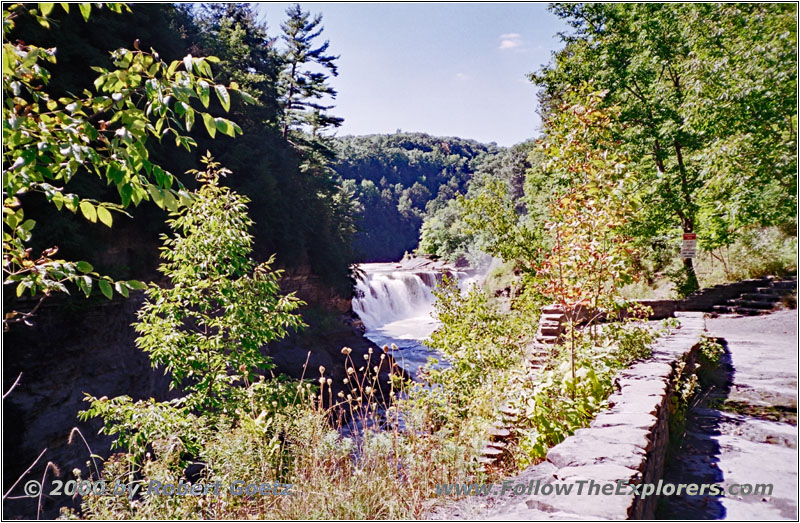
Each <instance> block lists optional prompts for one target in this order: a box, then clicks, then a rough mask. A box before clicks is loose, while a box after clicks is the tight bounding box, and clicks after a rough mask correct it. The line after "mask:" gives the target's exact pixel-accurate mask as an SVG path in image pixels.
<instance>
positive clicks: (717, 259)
mask: <svg viewBox="0 0 800 523" xmlns="http://www.w3.org/2000/svg"><path fill="white" fill-rule="evenodd" d="M680 265H681V261H680V259H679V257H678V252H677V250H676V251H675V253H674V257H673V259H672V261H671V262H670V263H669V264H668V265H667V266H666V267H663V268H662V269H660V270H659V271H657V272H655V273H654V274H653V275H652V278H650V280H649V281H647V280H646V279H642V280H640V281H639V282H636V283H633V284H630V285H627V286H625V287H624V288H622V289H621V291H620V294H621V295H622V296H624V297H625V298H628V299H675V298H677V295H676V292H675V286H674V285H673V283H672V281H670V279H669V278H668V277H667V276H666V274H667V273H669V272H671V271H674V270H676V269H678V268H679V267H680ZM694 267H695V273H696V274H697V280H698V282H699V283H700V287H701V288H706V287H712V286H714V285H717V284H720V283H729V282H734V281H740V280H744V279H749V278H761V277H764V276H777V277H781V278H782V277H787V276H790V275H795V274H797V236H794V235H791V234H787V233H786V232H785V231H783V230H781V229H780V228H778V227H766V228H761V229H751V230H748V231H745V232H743V233H742V234H741V236H740V237H739V239H738V240H737V241H736V242H734V244H733V245H731V246H729V247H723V248H719V249H715V250H713V251H711V252H707V251H700V252H699V253H698V257H697V258H695V260H694Z"/></svg>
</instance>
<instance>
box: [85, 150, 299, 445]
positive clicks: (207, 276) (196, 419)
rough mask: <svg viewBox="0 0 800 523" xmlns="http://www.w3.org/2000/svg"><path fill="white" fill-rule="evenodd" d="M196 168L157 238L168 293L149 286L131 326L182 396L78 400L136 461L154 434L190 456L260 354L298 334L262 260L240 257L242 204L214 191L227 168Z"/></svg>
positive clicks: (292, 305)
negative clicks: (188, 197)
mask: <svg viewBox="0 0 800 523" xmlns="http://www.w3.org/2000/svg"><path fill="white" fill-rule="evenodd" d="M202 162H203V163H204V164H205V166H206V168H205V170H204V171H192V173H194V174H195V175H196V177H197V180H198V182H200V184H201V186H200V188H199V189H197V190H196V191H195V192H194V194H193V198H192V201H191V203H190V204H189V205H188V206H186V207H183V208H181V209H180V210H179V211H178V212H176V213H173V217H172V218H171V219H170V220H169V222H168V223H169V226H170V228H171V229H172V231H173V235H172V236H171V237H168V236H166V235H164V236H163V248H162V253H161V257H162V260H163V263H162V265H161V266H160V267H159V271H160V272H161V273H162V274H163V275H164V276H165V277H166V278H167V280H168V281H169V286H168V287H167V286H163V287H162V286H159V285H156V284H155V283H151V284H150V285H149V287H148V288H147V291H146V293H145V294H146V296H147V299H146V301H145V303H144V304H143V305H142V307H141V309H140V310H139V312H138V321H137V322H136V323H135V325H134V327H135V329H136V332H137V333H138V334H139V337H138V338H137V339H136V345H137V347H139V348H140V349H142V350H143V351H145V352H147V353H148V354H149V356H150V360H151V361H152V364H153V366H154V367H156V366H161V367H162V368H164V370H165V372H169V373H170V375H171V376H170V386H171V388H179V387H180V388H182V389H183V390H184V391H185V394H184V395H183V396H182V397H180V398H178V399H176V400H172V401H169V402H157V401H155V400H149V401H140V402H133V401H132V400H131V398H129V397H127V396H123V397H119V398H114V399H111V400H109V399H107V398H102V399H98V398H94V397H92V396H87V398H86V400H87V401H90V402H91V407H90V408H89V409H88V410H87V411H85V412H83V413H82V414H81V417H82V418H83V419H87V418H90V417H95V416H100V417H102V418H103V419H104V420H105V422H106V426H105V429H104V430H105V431H106V433H107V434H119V439H118V441H117V445H118V446H126V447H128V450H129V451H131V452H133V453H134V454H135V455H136V456H137V457H140V454H141V453H142V451H143V450H144V449H145V448H146V446H147V444H148V443H152V438H153V437H155V436H156V435H157V434H158V435H170V434H174V435H175V436H177V437H179V438H181V440H182V441H183V443H184V445H185V447H186V448H188V449H190V450H191V449H197V448H199V447H198V445H199V440H200V439H201V435H199V433H198V431H200V430H201V429H202V428H203V427H212V428H213V426H214V419H215V417H216V416H218V415H220V414H223V413H224V414H227V415H229V416H233V417H235V416H236V410H237V409H238V408H239V407H241V405H238V404H237V401H236V399H237V398H239V396H238V395H237V384H238V383H240V382H243V383H252V382H253V377H254V373H255V372H256V371H257V370H258V369H262V370H268V369H269V368H270V367H271V364H270V363H269V361H268V360H267V358H266V357H265V356H264V355H263V354H262V353H261V348H262V347H263V346H264V345H266V344H267V343H269V342H271V341H273V340H276V339H279V338H282V337H284V336H285V335H286V334H287V333H288V332H289V331H290V330H296V329H298V328H300V327H301V326H303V322H302V319H301V318H300V316H299V315H296V314H293V311H295V310H296V309H297V308H298V307H299V306H301V305H302V304H303V303H302V302H301V301H299V300H298V299H297V298H296V297H295V296H294V295H293V294H290V295H286V296H281V295H279V287H278V277H279V276H280V272H279V271H273V270H272V269H271V268H270V265H271V263H272V260H269V261H267V262H265V263H261V264H256V263H255V262H254V261H253V260H252V259H251V258H250V254H251V252H252V237H251V236H250V234H249V233H248V229H249V228H250V227H252V225H253V223H252V221H250V219H249V218H248V217H247V202H248V199H247V198H246V197H244V196H241V195H238V194H236V193H235V192H233V191H231V190H230V189H228V188H227V187H223V186H220V185H219V181H220V177H221V176H225V175H226V174H229V171H228V170H227V169H224V168H221V167H220V165H219V164H218V163H216V162H214V161H213V159H212V158H210V157H209V156H206V157H204V158H203V160H202ZM171 431H174V432H171Z"/></svg>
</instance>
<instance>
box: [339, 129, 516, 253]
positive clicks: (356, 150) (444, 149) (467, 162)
mask: <svg viewBox="0 0 800 523" xmlns="http://www.w3.org/2000/svg"><path fill="white" fill-rule="evenodd" d="M335 143H336V151H337V153H338V159H337V160H336V162H335V163H334V165H333V168H334V169H335V170H336V173H337V174H338V175H339V176H340V177H341V179H342V186H343V187H344V189H345V191H346V192H347V193H349V194H353V195H355V197H356V198H357V199H358V201H359V202H360V204H361V205H360V208H359V213H360V219H359V220H358V222H357V227H358V232H357V233H356V235H355V239H354V243H353V247H354V249H355V251H356V256H357V258H358V259H359V260H360V261H365V260H368V261H390V260H397V259H399V258H400V257H402V256H403V254H404V253H405V252H411V251H413V250H414V249H416V247H417V245H418V242H419V229H420V226H421V224H422V220H423V217H424V216H425V214H426V213H427V212H433V211H434V210H435V209H436V208H438V207H439V206H442V205H445V204H446V202H447V201H449V200H451V199H453V198H454V197H455V196H457V195H458V194H462V193H464V192H465V191H466V188H467V185H468V183H469V180H470V179H471V178H472V175H473V174H474V173H475V171H476V170H477V168H478V165H480V164H481V162H483V161H484V160H485V159H486V158H487V157H489V156H492V155H495V154H497V153H499V152H500V151H501V150H502V149H501V148H499V147H497V146H496V145H494V144H489V145H485V144H481V143H478V142H476V141H474V140H465V139H461V138H452V137H436V136H429V135H427V134H423V133H402V132H398V133H395V134H390V135H380V134H377V135H366V136H347V137H343V138H339V139H337V140H336V142H335Z"/></svg>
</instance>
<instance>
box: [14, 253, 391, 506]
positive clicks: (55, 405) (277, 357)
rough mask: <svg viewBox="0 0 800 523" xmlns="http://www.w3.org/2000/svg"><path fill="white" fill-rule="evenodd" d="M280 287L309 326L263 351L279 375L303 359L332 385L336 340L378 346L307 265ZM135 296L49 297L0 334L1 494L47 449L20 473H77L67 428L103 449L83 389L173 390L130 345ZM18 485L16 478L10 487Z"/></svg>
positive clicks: (135, 394)
mask: <svg viewBox="0 0 800 523" xmlns="http://www.w3.org/2000/svg"><path fill="white" fill-rule="evenodd" d="M281 291H282V292H284V293H288V292H295V293H296V294H297V296H298V297H300V298H301V299H302V300H304V301H306V302H307V303H308V304H309V305H308V306H307V307H305V308H304V309H303V310H301V314H303V316H304V318H306V323H308V324H309V328H307V329H304V330H303V332H301V333H298V334H295V335H292V336H290V337H287V338H286V339H284V340H281V341H279V342H276V343H273V344H271V346H269V347H265V348H264V353H265V354H266V355H270V356H271V357H272V358H273V361H274V362H275V364H276V365H277V369H276V371H277V372H278V373H285V374H288V375H289V376H292V377H295V378H299V377H300V376H301V375H302V374H303V365H304V364H305V363H306V361H308V363H309V368H310V369H314V371H313V376H311V375H307V377H310V378H313V379H317V378H319V371H318V370H317V369H318V368H319V366H320V365H322V366H324V367H325V368H326V377H332V378H339V379H335V381H338V382H339V383H341V378H340V377H342V376H344V356H343V355H342V354H341V349H342V347H343V346H349V347H351V348H352V349H353V357H357V358H362V355H363V354H366V353H367V351H368V350H369V349H370V348H372V349H373V351H376V352H377V347H375V345H374V344H373V343H371V342H370V341H369V340H367V339H366V338H364V337H363V336H362V334H361V331H360V330H359V329H358V328H357V327H354V326H353V325H352V323H348V322H347V320H348V319H349V318H350V317H351V316H350V314H349V311H350V296H341V293H337V292H335V291H334V290H332V289H330V288H329V287H326V286H325V285H324V284H322V283H321V281H320V279H319V278H318V277H316V276H315V275H313V274H312V273H311V271H310V270H308V269H307V268H304V267H299V268H296V269H293V270H289V271H287V272H286V273H285V275H284V278H283V279H282V281H281ZM142 301H143V293H142V292H137V293H133V294H132V295H131V297H130V298H129V299H122V298H120V297H115V299H114V300H110V301H109V300H106V299H105V298H102V297H98V298H91V299H88V300H87V299H83V298H77V297H76V298H68V297H65V296H58V297H53V298H49V299H48V300H46V301H45V303H44V305H43V306H42V307H41V308H40V309H39V312H38V313H37V314H36V317H35V318H34V320H33V326H32V327H28V326H24V325H21V324H18V325H14V326H12V328H11V330H10V331H9V332H8V333H4V335H3V345H4V351H3V391H6V390H8V388H9V387H11V385H12V384H13V383H14V380H15V379H16V378H17V376H18V375H19V374H20V373H22V378H21V379H20V382H19V385H18V386H17V387H16V388H15V389H14V390H13V392H12V393H11V394H10V395H9V396H8V397H7V398H6V399H5V400H4V402H3V407H4V408H3V421H4V427H5V428H4V442H3V444H4V447H3V456H4V463H3V467H4V468H3V472H4V477H5V480H4V485H3V490H4V492H5V491H6V490H7V489H8V488H10V487H11V485H12V484H13V483H14V481H15V480H16V479H17V478H18V477H19V475H20V474H21V473H22V472H23V471H24V470H25V469H26V468H27V467H28V466H29V465H30V464H31V463H32V462H33V461H34V460H35V459H36V457H37V456H38V455H39V453H40V452H42V450H44V449H47V452H46V453H45V455H44V456H43V457H42V459H41V460H40V461H39V463H38V464H37V466H36V467H34V468H33V469H32V470H31V472H30V473H29V478H28V479H33V478H37V479H38V478H41V477H42V473H43V471H44V467H45V465H46V464H47V462H48V461H50V462H53V463H54V464H56V465H57V466H58V468H59V469H60V471H61V479H63V480H66V479H72V469H73V468H76V467H77V468H80V469H81V470H82V471H83V473H84V477H85V476H86V474H87V472H88V468H87V466H86V463H87V460H89V451H88V450H87V449H86V447H85V446H84V445H83V443H82V442H81V440H80V438H73V442H72V444H71V445H70V444H68V439H69V435H70V432H71V430H72V429H73V427H78V428H79V429H80V431H81V433H82V434H83V435H84V437H85V438H86V439H87V441H88V443H89V446H90V447H91V448H92V450H93V451H94V452H95V453H97V454H100V455H102V456H107V455H108V454H109V447H110V443H111V438H109V437H107V436H102V435H100V434H98V430H99V429H100V428H101V423H100V422H99V421H98V420H92V421H89V422H86V423H84V422H80V421H79V420H78V417H77V415H78V412H79V411H80V410H83V409H85V408H86V406H87V404H86V403H85V402H84V401H83V398H84V395H85V393H89V394H92V395H94V396H97V397H101V396H108V397H115V396H119V395H129V396H131V397H132V398H133V399H134V400H136V399H142V398H150V397H154V398H156V399H158V400H165V399H170V398H171V397H175V396H177V395H179V394H180V392H179V391H169V377H168V376H165V375H164V372H163V370H161V369H153V368H152V367H151V365H150V360H149V359H148V357H147V355H146V354H145V353H144V352H142V351H140V350H139V349H137V348H136V345H135V339H136V333H135V331H134V329H133V327H132V326H131V324H132V323H133V322H134V321H135V320H136V311H137V310H138V309H139V307H140V305H141V303H142ZM7 305H8V304H7ZM309 353H310V355H309ZM309 374H310V373H309ZM26 480H27V479H26ZM22 484H24V481H23V482H21V484H20V486H17V487H16V489H15V492H16V491H17V490H19V489H20V488H21V485H22ZM17 493H18V494H21V491H20V492H17ZM37 501H38V499H37V498H24V499H20V500H7V501H6V502H5V503H4V506H3V516H4V517H5V518H15V517H17V518H18V517H24V518H34V517H35V515H36V504H37ZM43 501H44V509H45V510H44V512H43V516H44V517H56V516H57V515H58V508H59V507H60V506H63V505H65V504H67V503H68V502H69V501H70V499H69V497H68V496H62V497H59V498H55V499H49V498H48V497H47V496H45V497H44V498H43Z"/></svg>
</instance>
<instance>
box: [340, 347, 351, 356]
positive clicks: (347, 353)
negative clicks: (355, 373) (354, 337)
mask: <svg viewBox="0 0 800 523" xmlns="http://www.w3.org/2000/svg"><path fill="white" fill-rule="evenodd" d="M351 352H353V349H351V348H350V347H342V354H344V355H345V356H347V355H349V354H350V353H351Z"/></svg>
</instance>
